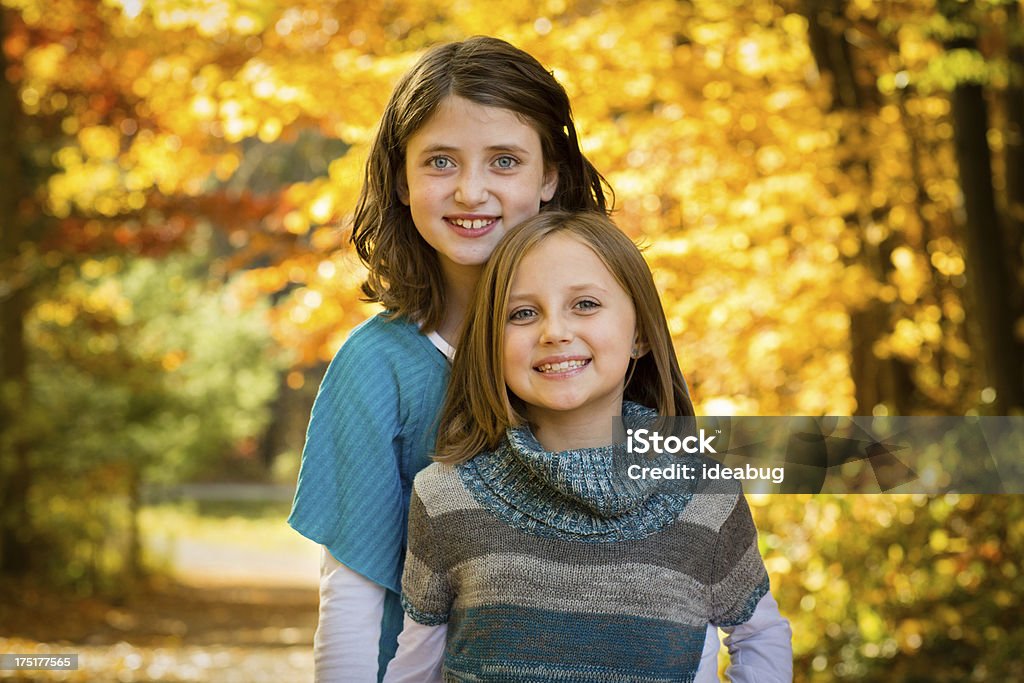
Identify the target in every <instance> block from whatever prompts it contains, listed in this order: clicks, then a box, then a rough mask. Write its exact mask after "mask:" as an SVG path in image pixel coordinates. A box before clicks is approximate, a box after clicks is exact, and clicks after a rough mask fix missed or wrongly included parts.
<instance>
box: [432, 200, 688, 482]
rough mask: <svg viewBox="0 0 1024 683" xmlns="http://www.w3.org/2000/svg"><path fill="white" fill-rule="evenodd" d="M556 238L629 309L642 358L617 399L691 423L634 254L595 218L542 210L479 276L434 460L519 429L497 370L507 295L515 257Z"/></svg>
mask: <svg viewBox="0 0 1024 683" xmlns="http://www.w3.org/2000/svg"><path fill="white" fill-rule="evenodd" d="M557 233H565V234H568V235H571V236H572V237H574V238H576V239H577V240H579V241H580V242H582V243H583V244H586V245H587V246H589V247H590V248H591V249H593V250H594V252H595V253H596V254H597V256H598V257H599V258H600V259H601V261H603V262H604V264H605V266H606V267H607V268H608V271H609V272H610V273H611V274H612V276H613V277H614V278H615V279H616V280H617V281H618V283H619V284H620V285H621V286H622V288H623V289H624V290H625V291H626V293H627V294H628V295H629V297H630V299H631V300H632V302H633V307H634V309H635V310H636V325H637V335H638V338H639V341H640V342H641V343H644V344H646V345H647V346H649V347H650V351H649V352H648V353H646V354H644V355H643V356H641V357H640V358H639V359H637V360H635V361H633V366H632V367H631V368H630V372H629V374H628V379H627V383H626V386H625V391H624V398H626V399H628V400H630V401H635V402H636V403H640V404H642V405H645V406H647V407H649V408H653V409H655V410H656V411H657V412H658V414H659V415H662V416H666V417H674V416H693V414H694V413H693V404H692V403H691V402H690V397H689V395H688V394H687V390H686V382H685V381H684V380H683V374H682V372H681V371H680V369H679V363H678V361H677V360H676V356H675V350H674V348H673V345H672V336H671V335H670V334H669V331H668V323H667V322H666V320H665V312H664V311H663V310H662V307H661V299H660V298H659V296H658V290H657V288H656V287H655V285H654V278H653V277H652V276H651V270H650V268H648V266H647V262H646V261H645V260H644V257H643V255H642V254H641V253H640V250H639V249H638V248H637V246H636V245H635V244H633V242H632V241H631V240H630V239H629V238H628V237H627V236H626V235H625V234H624V233H623V232H622V231H621V230H619V228H618V227H617V226H616V225H615V224H614V223H613V222H612V221H611V219H609V218H608V217H607V216H605V215H604V214H603V213H597V212H575V213H574V212H565V211H548V212H544V213H541V214H538V215H537V216H534V217H533V218H530V219H528V220H526V221H524V222H523V223H522V224H521V225H520V226H519V227H518V228H516V229H515V230H513V231H512V232H510V233H509V234H508V235H507V236H506V237H505V238H504V239H503V240H502V241H501V243H500V244H499V245H498V247H497V248H496V249H495V250H494V253H493V254H492V256H491V259H490V260H489V261H488V263H487V266H486V268H485V269H484V272H483V275H482V276H481V277H480V282H479V284H478V285H477V290H476V294H475V296H474V298H473V302H472V304H471V308H470V311H469V315H468V317H467V323H466V327H465V329H464V330H463V332H462V336H461V338H460V340H459V345H458V350H457V352H456V354H455V361H454V363H453V366H452V373H451V381H450V382H449V384H448V393H447V395H446V396H445V401H444V406H443V408H442V409H441V416H440V423H439V424H440V426H439V429H438V436H437V448H436V452H435V456H434V459H435V460H438V461H440V462H446V463H450V464H456V463H459V462H463V461H465V460H468V459H469V458H471V457H473V456H474V455H476V454H477V453H479V452H481V451H484V450H490V449H494V448H496V447H497V446H498V443H499V442H500V441H501V439H502V437H503V436H504V434H505V430H506V429H508V428H509V427H512V426H518V425H522V424H525V422H526V420H525V418H524V417H523V413H522V410H521V409H520V407H519V406H518V405H517V404H519V403H520V402H519V400H518V399H516V398H515V397H514V396H510V392H509V391H508V389H507V387H506V386H505V375H504V371H503V365H502V355H503V346H504V342H505V324H506V322H507V315H506V308H507V306H508V298H509V290H510V289H511V287H512V279H513V277H514V276H515V273H516V270H517V269H518V267H519V264H520V263H521V262H522V260H523V257H525V256H526V254H527V253H529V251H530V250H531V249H533V248H534V247H535V246H537V245H538V244H539V243H540V242H541V241H543V240H544V239H546V238H548V237H550V236H551V235H554V234H557Z"/></svg>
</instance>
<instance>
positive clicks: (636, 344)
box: [629, 335, 651, 360]
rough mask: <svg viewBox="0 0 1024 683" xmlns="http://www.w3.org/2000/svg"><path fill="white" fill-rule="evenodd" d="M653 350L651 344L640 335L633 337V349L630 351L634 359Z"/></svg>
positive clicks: (630, 355)
mask: <svg viewBox="0 0 1024 683" xmlns="http://www.w3.org/2000/svg"><path fill="white" fill-rule="evenodd" d="M650 350H651V345H650V344H648V343H647V342H645V341H642V340H641V339H640V335H636V336H634V337H633V349H632V350H631V351H630V352H629V357H630V358H632V359H634V360H635V359H637V358H643V357H644V356H646V355H647V352H648V351H650Z"/></svg>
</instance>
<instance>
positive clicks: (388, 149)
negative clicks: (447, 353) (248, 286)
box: [352, 36, 611, 331]
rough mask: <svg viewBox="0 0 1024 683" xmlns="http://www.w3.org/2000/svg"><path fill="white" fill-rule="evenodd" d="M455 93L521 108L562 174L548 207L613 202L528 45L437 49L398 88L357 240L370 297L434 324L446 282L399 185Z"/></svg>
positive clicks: (363, 196)
mask: <svg viewBox="0 0 1024 683" xmlns="http://www.w3.org/2000/svg"><path fill="white" fill-rule="evenodd" d="M453 95H454V96H457V97H462V98H464V99H467V100H470V101H472V102H475V103H476V104H480V105H484V106H488V107H500V108H502V109H507V110H509V111H512V112H515V113H516V114H517V115H519V116H520V117H522V119H523V121H524V122H526V123H528V124H529V125H530V126H532V127H533V128H534V129H535V130H536V131H537V134H538V135H539V136H540V141H541V149H542V151H543V154H544V163H545V165H546V166H547V167H548V169H550V170H556V171H557V172H558V186H557V188H556V190H555V195H554V197H552V198H551V201H549V202H547V203H546V204H545V205H544V206H542V207H541V208H542V210H544V209H549V208H550V209H569V210H595V211H601V212H606V211H607V210H608V207H607V206H606V201H605V188H606V186H607V183H606V181H605V179H604V178H603V177H602V176H601V174H600V173H598V172H597V170H596V169H595V168H594V166H593V165H592V164H591V163H590V162H589V161H588V160H587V158H586V157H585V156H584V155H583V152H582V151H581V150H580V145H579V140H577V138H576V127H575V125H574V124H573V120H572V111H571V108H570V106H569V96H568V95H566V93H565V89H564V88H562V86H561V85H560V84H559V83H558V81H556V80H555V77H554V76H553V75H552V74H551V73H550V72H549V71H546V70H545V69H544V67H542V66H541V65H540V63H539V62H538V61H537V60H536V59H534V58H533V57H531V56H530V55H529V54H527V53H526V52H524V51H522V50H520V49H518V48H516V47H514V46H512V45H510V44H509V43H506V42H505V41H503V40H498V39H497V38H490V37H487V36H477V37H474V38H469V39H468V40H464V41H461V42H457V43H449V44H447V45H441V46H439V47H435V48H433V49H432V50H430V51H429V52H427V53H426V54H425V55H424V56H423V57H422V58H421V59H420V60H419V61H418V62H417V63H416V64H415V65H414V66H413V67H412V69H410V70H409V72H408V73H406V74H405V76H403V77H402V79H401V80H400V81H399V83H398V85H397V86H396V87H395V90H394V92H393V93H392V94H391V99H390V101H389V102H388V105H387V108H386V109H385V110H384V115H383V117H382V119H381V122H380V126H379V128H378V129H377V135H376V138H375V139H374V141H373V146H372V147H371V149H370V158H369V160H368V161H367V164H366V174H365V177H364V180H363V188H362V191H361V192H360V195H359V202H358V204H357V205H356V211H355V220H354V225H353V229H352V243H353V244H354V245H355V248H356V252H357V253H358V254H359V258H360V259H362V261H363V263H364V264H366V266H367V268H368V269H369V271H370V272H369V275H368V276H367V279H366V282H364V283H363V286H362V290H363V293H364V294H365V295H366V297H365V298H366V300H367V301H379V302H381V303H382V304H384V307H385V308H386V309H387V310H388V311H390V312H391V314H392V315H395V316H398V315H408V316H410V317H412V318H414V319H416V320H418V321H419V322H420V323H421V325H422V327H423V329H424V330H425V331H429V330H432V329H435V328H436V327H437V325H438V324H439V323H440V322H441V319H442V318H443V316H444V306H445V292H444V280H443V278H442V276H441V267H440V263H439V261H438V258H437V253H436V252H435V251H434V250H433V249H432V248H431V247H430V246H429V245H428V244H427V243H426V242H425V241H424V240H423V238H422V237H420V235H419V233H418V232H417V231H416V226H415V225H414V224H413V221H412V215H411V214H410V212H409V207H408V206H406V205H404V204H403V203H402V202H401V201H400V198H399V194H398V192H399V183H400V179H401V178H402V177H404V173H405V149H406V145H407V144H408V141H409V138H410V137H412V135H414V134H415V133H416V131H418V130H419V129H420V128H421V127H422V126H423V125H424V124H425V123H426V122H427V121H428V120H429V119H430V117H431V116H433V114H434V112H435V111H436V110H437V108H438V106H439V105H440V104H441V103H442V102H443V101H444V100H445V98H447V97H450V96H453ZM608 191H609V194H610V192H611V191H610V188H609V190H608ZM510 227H512V226H510Z"/></svg>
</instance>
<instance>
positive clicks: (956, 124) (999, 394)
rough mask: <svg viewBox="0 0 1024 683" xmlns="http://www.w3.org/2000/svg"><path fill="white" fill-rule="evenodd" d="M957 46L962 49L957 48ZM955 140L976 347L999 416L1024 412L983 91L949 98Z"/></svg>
mask: <svg viewBox="0 0 1024 683" xmlns="http://www.w3.org/2000/svg"><path fill="white" fill-rule="evenodd" d="M953 47H963V45H962V44H957V45H955V46H953ZM951 99H952V105H953V107H952V113H953V138H954V144H955V146H956V160H957V165H958V167H959V171H960V189H961V191H962V192H963V197H964V211H965V213H966V217H967V218H966V225H965V226H964V246H965V247H966V252H967V281H968V286H969V294H970V295H971V297H972V299H973V302H974V306H973V307H974V310H975V311H976V316H975V317H976V319H977V322H978V325H977V327H978V335H979V336H978V339H979V342H980V343H978V344H977V345H976V347H977V348H978V349H980V351H981V357H982V359H983V361H984V363H985V376H986V378H987V379H986V383H987V385H988V386H991V387H993V388H995V390H996V399H995V403H994V404H993V408H994V409H995V411H996V413H997V414H1000V415H1006V414H1007V411H1008V410H1009V409H1010V408H1012V407H1024V373H1022V364H1021V354H1020V350H1019V346H1018V345H1017V344H1016V342H1015V341H1014V337H1013V326H1014V316H1013V312H1012V310H1011V307H1010V301H1009V297H1008V296H1007V294H1008V293H1009V292H1010V291H1011V288H1010V282H1011V280H1010V277H1009V276H1008V274H1007V272H1006V267H1005V263H1006V261H1005V260H1004V258H1003V250H1004V246H1003V233H1002V230H1001V228H1000V219H999V213H998V211H997V210H996V201H995V191H994V189H993V187H992V157H991V153H990V151H989V147H988V139H987V132H988V107H987V105H986V103H985V97H984V93H983V92H982V89H981V86H980V85H978V84H976V83H961V84H960V85H958V86H957V87H956V88H955V89H954V90H953V92H952V94H951Z"/></svg>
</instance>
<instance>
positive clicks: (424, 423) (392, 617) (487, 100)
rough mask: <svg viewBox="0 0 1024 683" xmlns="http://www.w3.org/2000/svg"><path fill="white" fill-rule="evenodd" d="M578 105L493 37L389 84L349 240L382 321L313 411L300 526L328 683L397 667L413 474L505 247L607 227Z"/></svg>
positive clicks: (373, 324) (363, 678)
mask: <svg viewBox="0 0 1024 683" xmlns="http://www.w3.org/2000/svg"><path fill="white" fill-rule="evenodd" d="M602 183H603V179H602V178H601V176H600V175H599V174H598V173H597V171H596V170H594V167H593V166H592V165H591V164H590V162H588V161H587V160H586V158H584V156H583V153H582V152H581V151H580V147H579V143H578V141H577V138H576V129H575V127H574V125H573V120H572V114H571V112H570V108H569V100H568V97H567V95H566V93H565V90H563V89H562V86H561V85H559V84H558V82H557V81H556V80H555V79H554V77H553V76H552V75H551V73H550V72H549V71H548V70H546V69H545V68H544V67H542V66H541V65H540V64H539V63H538V62H537V60H535V59H534V58H533V57H531V56H530V55H528V54H526V53H525V52H523V51H522V50H519V49H517V48H515V47H513V46H511V45H509V44H508V43H506V42H504V41H501V40H497V39H494V38H486V37H477V38H471V39H469V40H465V41H462V42H458V43H451V44H448V45H442V46H440V47H437V48H435V49H432V50H430V51H429V52H428V53H427V54H426V55H424V56H423V58H422V59H420V60H419V62H417V63H416V64H415V65H414V66H413V67H412V69H411V70H410V71H409V72H408V73H407V74H406V75H405V76H404V77H403V78H402V79H401V81H400V82H399V83H398V85H397V86H396V88H395V90H394V93H393V94H392V95H391V99H390V101H389V102H388V105H387V109H386V110H385V112H384V115H383V118H382V120H381V122H380V127H379V129H378V131H377V134H376V138H375V140H374V142H373V146H372V148H371V150H370V157H369V161H368V164H367V167H366V176H365V181H364V184H363V189H362V194H361V196H360V200H359V204H358V206H357V207H356V212H355V219H354V227H353V231H352V241H353V243H354V244H355V247H356V251H357V252H358V253H359V256H360V257H361V258H362V260H363V261H364V262H365V264H366V265H367V267H368V268H369V275H368V277H367V281H366V283H365V284H364V286H363V291H364V293H365V294H366V297H367V299H368V300H370V301H378V302H380V303H381V304H383V306H384V308H385V309H386V312H385V313H383V314H381V315H378V316H376V317H374V318H371V319H370V320H368V321H367V322H366V323H364V324H363V325H362V326H360V327H359V328H358V329H356V330H355V331H353V332H352V334H351V336H350V337H349V338H348V340H347V341H346V342H345V344H344V346H343V347H342V348H341V350H340V351H339V352H338V354H337V356H335V358H334V360H333V361H332V363H331V365H330V367H329V369H328V370H327V374H326V376H325V377H324V380H323V383H322V384H321V387H320V392H319V394H318V395H317V399H316V403H315V405H314V406H313V413H312V416H311V418H310V423H309V430H308V433H307V440H306V446H305V449H304V451H303V455H302V469H301V471H300V473H299V483H298V490H297V492H296V495H295V503H294V506H293V509H292V514H291V517H290V518H289V522H290V524H291V525H292V526H293V527H294V528H295V529H296V530H297V531H299V532H300V533H302V534H303V535H305V536H307V537H309V538H311V539H312V540H314V541H316V542H317V543H320V544H322V545H323V547H324V552H323V555H322V560H321V583H320V623H319V626H318V628H317V634H316V639H315V655H316V670H317V678H318V680H321V681H344V682H346V683H350V682H354V683H370V682H372V681H376V680H378V679H379V677H380V676H381V675H383V671H384V668H385V666H386V665H387V662H388V661H389V660H390V659H391V657H392V656H393V655H394V651H395V647H396V637H397V634H398V631H399V629H400V628H401V625H402V609H401V605H400V603H399V580H400V578H401V575H402V562H403V556H404V552H405V550H404V548H405V529H406V527H405V524H406V519H407V514H408V509H409V496H410V492H411V489H412V479H413V476H414V475H415V474H416V472H418V471H419V470H420V469H421V468H423V467H424V466H425V465H427V464H428V463H429V462H430V461H429V458H428V455H427V454H428V451H429V450H430V448H431V446H432V445H433V443H434V435H435V434H434V429H435V424H436V417H437V410H438V408H439V406H440V404H441V400H442V398H443V396H444V391H445V386H446V384H447V381H448V360H447V358H446V357H445V355H446V354H447V353H450V350H451V347H450V345H449V344H450V342H453V341H454V340H455V339H456V336H457V334H458V331H459V329H460V326H461V324H462V320H463V318H464V317H465V315H466V308H467V305H468V301H469V298H470V294H471V292H472V291H473V287H474V286H475V284H476V280H477V278H478V276H479V274H480V271H481V269H482V267H483V264H484V263H485V262H486V261H487V259H488V257H489V256H490V254H491V251H492V250H493V249H494V246H495V245H496V244H497V242H498V240H499V239H500V237H501V236H502V235H503V234H505V232H507V231H508V230H511V229H512V228H513V227H514V226H516V225H517V224H518V223H520V222H521V221H523V220H525V219H527V218H529V217H531V216H533V215H535V214H536V213H537V212H538V211H540V210H542V209H547V208H566V209H573V210H580V209H591V210H597V211H603V210H604V209H605V196H604V191H603V189H602V187H603V186H602Z"/></svg>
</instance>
